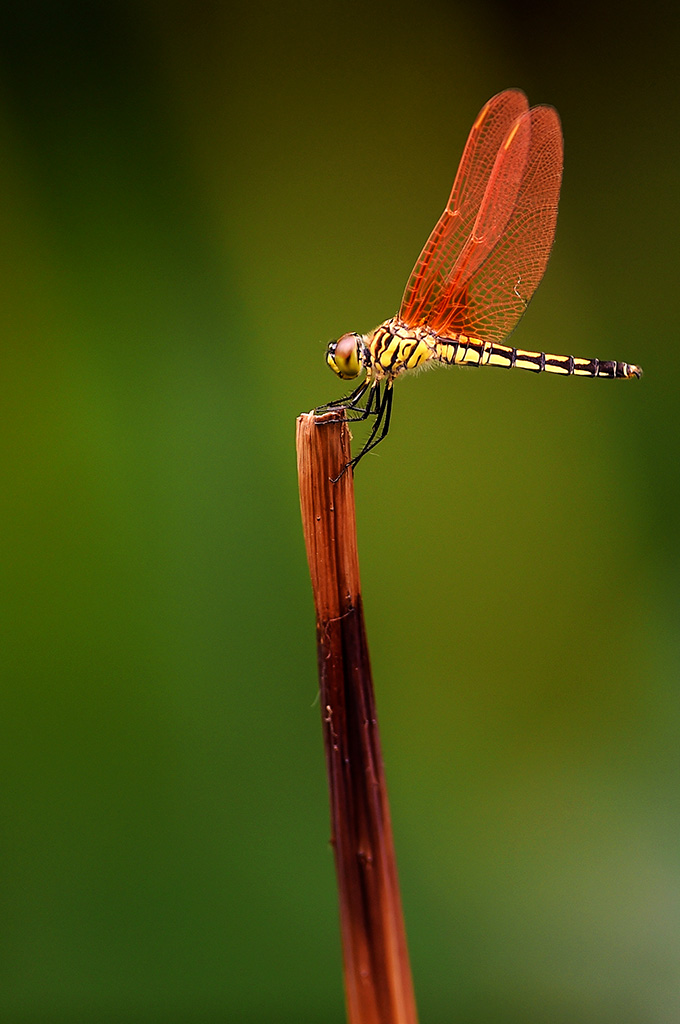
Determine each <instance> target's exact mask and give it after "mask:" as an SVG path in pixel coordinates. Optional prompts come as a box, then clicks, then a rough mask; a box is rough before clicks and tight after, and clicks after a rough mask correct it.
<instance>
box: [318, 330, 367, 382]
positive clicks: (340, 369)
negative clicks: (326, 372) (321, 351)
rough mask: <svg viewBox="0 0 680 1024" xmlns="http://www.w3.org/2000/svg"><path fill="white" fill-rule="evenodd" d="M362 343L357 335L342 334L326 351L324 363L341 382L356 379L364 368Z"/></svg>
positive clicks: (330, 343)
mask: <svg viewBox="0 0 680 1024" xmlns="http://www.w3.org/2000/svg"><path fill="white" fill-rule="evenodd" d="M363 350H364V343H363V341H362V340H361V337H360V336H359V335H358V334H343V336H342V337H341V338H338V340H337V341H331V342H329V344H328V348H327V349H326V362H327V363H328V365H329V366H330V368H331V370H332V371H333V373H337V375H338V377H342V379H343V380H352V378H353V377H358V376H359V374H360V373H361V371H362V370H363V368H364V360H363Z"/></svg>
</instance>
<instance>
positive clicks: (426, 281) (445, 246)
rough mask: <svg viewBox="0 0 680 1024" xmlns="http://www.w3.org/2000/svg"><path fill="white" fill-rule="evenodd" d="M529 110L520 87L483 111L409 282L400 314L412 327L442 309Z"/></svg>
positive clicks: (502, 94)
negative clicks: (499, 161)
mask: <svg viewBox="0 0 680 1024" xmlns="http://www.w3.org/2000/svg"><path fill="white" fill-rule="evenodd" d="M527 110H528V103H527V98H526V96H525V95H524V93H523V92H520V90H519V89H508V90H506V91H505V92H501V93H498V95H497V96H494V97H493V98H492V99H490V100H489V102H488V103H487V104H486V105H485V106H484V107H483V108H482V110H481V111H480V113H479V115H478V117H477V120H476V121H475V123H474V125H473V126H472V130H471V131H470V135H469V137H468V140H467V143H466V145H465V150H464V152H463V156H462V159H461V162H460V166H459V168H458V173H457V174H456V180H455V181H454V183H453V188H452V190H451V195H450V197H449V201H448V203H447V206H446V209H445V210H444V212H443V214H442V215H441V217H440V218H439V220H438V222H437V224H436V225H435V228H434V230H433V231H432V234H431V235H430V237H429V239H428V240H427V243H426V245H425V248H424V249H423V251H422V253H421V254H420V256H419V258H418V262H417V263H416V265H415V267H414V268H413V272H412V273H411V276H410V278H409V281H408V284H407V285H406V290H405V292H404V297H403V299H402V303H401V309H400V311H399V316H400V318H401V319H402V320H403V321H404V322H405V323H407V324H409V325H411V326H416V325H417V324H423V323H430V321H431V315H432V313H433V310H435V309H439V308H440V306H441V298H442V289H443V288H445V286H446V283H447V281H450V279H451V273H452V271H453V268H454V266H455V265H456V263H457V261H458V258H459V256H460V254H461V251H462V249H463V248H464V246H465V243H466V242H467V240H468V238H469V236H470V234H471V232H472V229H473V226H474V224H475V220H476V218H477V216H478V214H479V211H480V207H481V205H482V200H483V199H484V196H485V193H486V191H487V186H488V184H489V179H490V177H491V174H492V172H493V169H494V166H495V163H496V158H497V155H498V152H499V150H500V148H501V146H502V145H503V142H504V140H505V139H506V138H507V135H508V132H509V130H510V129H511V127H512V125H513V124H514V123H515V122H516V121H517V119H518V118H519V117H520V116H521V115H522V114H523V113H525V112H527Z"/></svg>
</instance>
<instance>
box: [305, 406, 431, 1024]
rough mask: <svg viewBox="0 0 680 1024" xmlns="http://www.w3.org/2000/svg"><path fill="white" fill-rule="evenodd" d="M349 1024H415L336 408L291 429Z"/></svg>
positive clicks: (345, 455) (345, 444)
mask: <svg viewBox="0 0 680 1024" xmlns="http://www.w3.org/2000/svg"><path fill="white" fill-rule="evenodd" d="M297 455H298V477H299V485H300V504H301V508H302V523H303V528H304V535H305V543H306V546H307V558H308V560H309V569H310V573H311V577H312V589H313V592H314V603H315V607H316V638H317V656H318V668H319V683H320V690H321V714H322V722H323V736H324V745H325V750H326V767H327V771H328V785H329V790H330V810H331V842H332V844H333V847H334V852H335V866H336V872H337V879H338V892H339V901H340V927H341V933H342V948H343V961H344V975H345V994H346V999H347V1018H348V1021H349V1024H417V1014H416V1006H415V999H414V995H413V983H412V980H411V970H410V966H409V959H408V950H407V947H406V932H405V928H404V919H403V913H402V908H401V898H400V895H399V883H398V880H397V867H396V860H395V854H394V842H393V838H392V826H391V822H390V811H389V804H388V799H387V787H386V784H385V774H384V770H383V762H382V755H381V752H380V738H379V733H378V722H377V718H376V711H375V701H374V695H373V681H372V678H371V667H370V662H369V656H368V643H367V639H366V630H365V626H364V616H363V609H362V602H361V586H360V582H359V559H358V554H357V543H356V521H355V513H354V481H353V477H352V471H351V470H348V471H347V472H346V473H344V474H343V475H342V476H341V477H340V479H339V480H338V481H337V483H333V482H332V481H333V479H334V478H336V477H338V475H339V474H340V473H341V471H342V469H343V466H345V464H346V463H347V462H348V461H349V459H350V457H351V454H350V446H349V429H348V427H347V424H346V423H345V422H344V413H343V410H340V412H338V411H337V410H336V411H332V412H329V413H325V414H323V415H319V416H317V415H314V414H313V413H309V414H308V415H303V416H300V417H299V418H298V421H297Z"/></svg>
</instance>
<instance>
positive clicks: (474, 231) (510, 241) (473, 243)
mask: <svg viewBox="0 0 680 1024" xmlns="http://www.w3.org/2000/svg"><path fill="white" fill-rule="evenodd" d="M518 111H519V112H518ZM561 179H562V131H561V128H560V121H559V117H558V115H557V112H556V111H555V110H553V109H552V107H533V108H532V109H531V110H529V109H528V105H527V101H526V97H525V96H524V94H523V93H521V92H518V91H517V90H509V91H507V92H503V93H499V95H498V96H495V97H494V98H493V99H492V100H490V101H489V103H487V105H486V106H485V107H484V109H483V110H482V112H481V113H480V115H479V117H478V118H477V120H476V121H475V124H474V125H473V128H472V131H471V133H470V137H469V139H468V142H467V145H466V147H465V152H464V153H463V158H462V161H461V165H460V167H459V170H458V174H457V175H456V180H455V182H454V186H453V190H452V192H451V198H450V199H449V203H448V205H447V207H446V209H445V211H444V213H443V214H442V216H441V217H440V219H439V221H438V223H437V225H436V226H435V229H434V231H433V232H432V234H431V235H430V238H429V239H428V242H427V244H426V246H425V248H424V249H423V251H422V253H421V255H420V258H419V259H418V262H417V263H416V266H415V268H414V270H413V273H412V274H411V277H410V279H409V282H408V284H407V286H406V291H405V294H404V299H403V301H402V305H401V309H400V312H399V316H400V318H401V319H402V320H403V321H404V322H405V323H407V324H408V325H409V326H412V327H413V326H417V325H418V324H425V325H427V326H428V327H430V328H431V329H432V330H434V331H436V332H437V333H438V334H441V335H443V336H447V335H451V334H455V333H457V332H459V331H463V332H465V333H467V334H470V335H473V336H475V337H479V338H482V339H484V340H489V341H502V340H503V339H504V338H506V337H507V336H508V334H510V333H511V331H512V330H513V329H514V327H515V326H516V324H517V322H518V320H519V319H520V317H521V316H522V314H523V313H524V311H525V309H526V307H527V304H528V302H529V300H530V299H531V296H532V295H533V294H534V292H535V290H536V288H537V287H538V284H539V282H540V280H541V278H542V276H543V273H544V271H545V267H546V264H547V262H548V257H549V255H550V250H551V248H552V243H553V239H554V236H555V224H556V220H557V204H558V199H559V191H560V184H561Z"/></svg>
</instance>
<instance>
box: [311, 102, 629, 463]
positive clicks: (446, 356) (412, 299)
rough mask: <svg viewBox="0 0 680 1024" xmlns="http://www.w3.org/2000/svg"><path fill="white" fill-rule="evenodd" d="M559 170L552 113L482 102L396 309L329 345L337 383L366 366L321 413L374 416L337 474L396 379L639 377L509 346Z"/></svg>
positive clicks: (617, 366) (382, 432) (544, 239)
mask: <svg viewBox="0 0 680 1024" xmlns="http://www.w3.org/2000/svg"><path fill="white" fill-rule="evenodd" d="M562 164H563V141H562V128H561V124H560V118H559V114H558V113H557V111H556V110H555V109H554V107H550V106H547V105H540V106H535V107H529V102H528V100H527V98H526V96H525V94H524V93H523V92H522V91H521V90H519V89H506V90H505V91H504V92H500V93H498V94H497V95H496V96H494V97H492V99H490V100H489V101H488V103H486V104H485V105H484V107H483V108H482V110H481V111H480V113H479V114H478V116H477V119H476V121H475V123H474V124H473V126H472V129H471V131H470V135H469V137H468V140H467V143H466V145H465V149H464V151H463V156H462V158H461V162H460V166H459V168H458V173H457V174H456V179H455V181H454V183H453V188H452V190H451V195H450V197H449V201H448V203H447V205H446V209H445V210H444V212H443V213H442V215H441V217H440V218H439V220H438V221H437V223H436V225H435V227H434V230H433V231H432V233H431V235H430V237H429V238H428V240H427V242H426V243H425V247H424V249H423V251H422V252H421V254H420V256H419V257H418V261H417V263H416V265H415V267H414V268H413V271H412V273H411V276H410V278H409V280H408V283H407V285H406V290H405V291H404V296H403V299H402V301H401V306H400V308H399V312H398V314H397V315H396V316H393V317H392V318H391V319H389V320H386V321H385V322H384V323H383V324H381V325H380V326H379V327H376V328H375V329H374V330H373V331H371V332H370V333H369V334H356V333H349V334H343V335H342V336H341V337H340V338H338V339H337V340H335V341H331V342H330V343H329V345H328V348H327V350H326V361H327V363H328V365H329V366H330V368H331V369H332V370H333V371H334V372H335V373H336V374H337V375H338V377H340V378H341V379H342V380H352V379H354V378H356V377H358V376H359V375H360V374H361V373H362V372H364V371H365V377H364V379H363V380H362V382H361V383H360V384H359V386H358V387H357V388H356V389H355V390H354V391H353V392H352V393H351V394H350V395H347V396H346V397H345V398H342V399H339V400H337V401H333V402H328V403H326V405H323V406H320V407H319V408H320V409H335V408H338V409H340V408H344V409H345V410H350V411H351V412H353V413H356V415H354V416H350V417H347V418H348V419H350V421H352V420H365V419H367V418H368V417H369V416H374V417H375V418H374V421H373V424H372V427H371V430H370V433H369V436H368V439H367V441H366V443H365V444H364V446H363V448H362V450H361V451H360V452H359V454H358V455H357V456H355V457H354V458H353V459H352V460H351V461H350V462H349V463H348V464H347V466H346V467H345V469H348V468H349V467H350V466H352V467H354V466H356V464H357V463H358V462H359V461H360V460H361V459H362V458H363V457H364V456H365V455H366V454H367V453H368V452H369V451H371V450H372V449H373V448H375V447H376V445H378V444H379V443H380V442H381V441H383V440H384V439H385V437H386V436H387V433H388V431H389V427H390V419H391V415H392V396H393V385H394V382H395V380H396V379H397V377H400V376H402V375H404V374H406V373H409V372H412V371H414V370H420V369H423V368H425V367H427V366H429V365H436V364H445V365H449V366H450V365H463V366H502V367H507V368H513V367H514V368H515V369H522V370H531V371H533V372H534V373H543V372H546V373H561V374H563V375H565V376H575V377H606V378H610V379H611V378H631V377H641V376H642V370H641V368H640V367H639V366H635V365H634V364H633V363H623V362H618V361H615V360H609V359H605V360H603V359H583V358H580V357H577V356H571V355H569V356H561V355H551V354H550V353H548V352H531V351H527V350H525V349H521V348H513V347H511V346H509V345H508V344H507V339H508V337H509V336H510V334H511V333H512V332H513V331H514V329H515V327H516V326H517V324H518V323H519V321H520V319H521V318H522V316H523V315H524V312H525V310H526V308H527V306H528V304H529V301H530V299H531V297H532V296H533V294H534V292H535V291H536V288H537V287H538V285H539V283H540V281H541V278H542V277H543V274H544V271H545V268H546V265H547V263H548V258H549V256H550V250H551V249H552V245H553V240H554V237H555V226H556V223H557V206H558V201H559V194H560V185H561V183H562ZM362 402H363V405H362ZM345 415H347V414H346V413H345Z"/></svg>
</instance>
